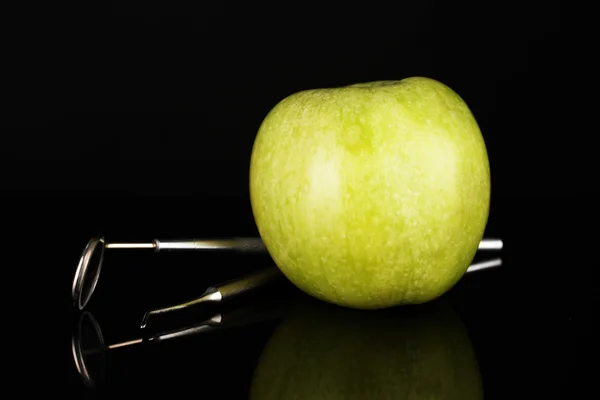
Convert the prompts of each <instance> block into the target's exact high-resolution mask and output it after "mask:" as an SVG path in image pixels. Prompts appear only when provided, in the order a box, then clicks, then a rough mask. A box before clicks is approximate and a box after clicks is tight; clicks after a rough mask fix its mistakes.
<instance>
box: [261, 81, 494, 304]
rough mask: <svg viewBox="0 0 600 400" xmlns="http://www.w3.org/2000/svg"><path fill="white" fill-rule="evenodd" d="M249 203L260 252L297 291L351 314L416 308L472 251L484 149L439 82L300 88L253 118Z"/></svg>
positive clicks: (480, 229) (445, 286)
mask: <svg viewBox="0 0 600 400" xmlns="http://www.w3.org/2000/svg"><path fill="white" fill-rule="evenodd" d="M250 200H251V205H252V212H253V215H254V218H255V221H256V225H257V228H258V231H259V234H260V236H261V238H262V239H263V242H264V243H265V246H266V248H267V250H268V252H269V254H270V255H271V257H272V258H273V260H274V261H275V263H276V265H277V266H278V267H279V268H280V269H281V271H282V272H283V274H284V275H285V276H286V277H287V278H288V279H289V280H290V281H291V282H292V283H293V284H294V285H296V286H297V287H298V288H300V289H301V290H303V291H304V292H306V293H308V294H310V295H312V296H314V297H316V298H318V299H321V300H324V301H327V302H331V303H334V304H337V305H342V306H346V307H352V308H359V309H376V308H385V307H391V306H396V305H401V304H418V303H424V302H427V301H431V300H432V299H435V298H437V297H439V296H440V295H442V294H443V293H445V292H447V291H448V290H450V289H451V288H452V287H453V286H454V285H455V284H456V283H457V282H458V280H459V279H460V278H461V277H462V276H463V274H464V273H465V272H466V270H467V268H468V266H469V264H470V263H471V261H472V259H473V257H474V256H475V254H476V252H477V248H478V245H479V242H480V241H481V239H482V237H483V233H484V230H485V227H486V224H487V219H488V212H489V203H490V169H489V161H488V155H487V150H486V146H485V143H484V140H483V137H482V135H481V131H480V129H479V126H478V124H477V122H476V120H475V118H474V116H473V114H472V112H471V111H470V109H469V107H468V106H467V104H466V103H465V102H464V101H463V100H462V99H461V97H460V96H459V95H458V94H457V93H456V92H454V91H453V90H452V89H450V88H449V87H448V86H446V85H444V84H443V83H441V82H438V81H436V80H433V79H429V78H423V77H411V78H407V79H403V80H400V81H379V82H371V83H364V84H354V85H350V86H344V87H338V88H325V89H314V90H305V91H301V92H298V93H295V94H293V95H290V96H289V97H287V98H285V99H283V100H282V101H281V102H279V103H278V104H277V105H276V106H275V107H274V108H273V109H272V110H271V111H270V112H269V113H268V115H267V116H266V117H265V119H264V121H263V122H262V124H261V126H260V128H259V131H258V133H257V136H256V138H255V142H254V146H253V149H252V155H251V163H250Z"/></svg>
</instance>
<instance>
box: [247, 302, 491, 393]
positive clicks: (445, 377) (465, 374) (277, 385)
mask: <svg viewBox="0 0 600 400" xmlns="http://www.w3.org/2000/svg"><path fill="white" fill-rule="evenodd" d="M250 398H251V399H252V400H271V399H272V400H287V399H328V400H329V399H331V400H337V399H340V400H341V399H344V400H353V399H414V400H416V399H460V400H471V399H482V398H483V388H482V382H481V376H480V372H479V367H478V362H477V358H476V355H475V352H474V349H473V346H472V344H471V342H470V339H469V336H468V333H467V330H466V328H465V326H464V325H463V324H462V322H461V320H460V319H459V317H458V314H457V313H456V312H455V311H454V310H453V309H452V308H451V307H450V305H449V304H448V303H447V302H445V301H444V300H443V299H440V300H437V301H434V302H432V303H428V304H425V305H420V306H410V307H402V308H395V309H388V310H378V311H361V310H352V309H347V308H340V307H337V306H334V305H330V304H327V303H323V302H319V301H318V300H313V299H310V298H303V299H302V301H301V302H300V304H298V305H297V307H295V308H294V310H293V311H292V312H291V313H290V314H288V315H287V316H286V318H285V319H284V320H283V321H282V323H281V324H280V325H279V326H278V328H277V329H276V331H275V332H274V334H273V335H272V336H271V338H270V339H269V341H268V343H267V345H266V347H265V349H264V350H263V353H262V355H261V357H260V360H259V362H258V365H257V367H256V370H255V374H254V377H253V381H252V387H251V394H250Z"/></svg>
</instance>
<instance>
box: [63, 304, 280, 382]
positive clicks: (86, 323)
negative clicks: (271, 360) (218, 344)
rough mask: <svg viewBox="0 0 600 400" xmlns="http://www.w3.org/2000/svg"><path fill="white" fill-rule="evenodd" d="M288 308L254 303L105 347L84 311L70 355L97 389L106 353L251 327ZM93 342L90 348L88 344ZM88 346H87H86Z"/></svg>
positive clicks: (87, 380)
mask: <svg viewBox="0 0 600 400" xmlns="http://www.w3.org/2000/svg"><path fill="white" fill-rule="evenodd" d="M286 306H287V302H286V301H282V302H276V303H275V302H266V301H262V302H255V303H253V304H251V305H250V306H247V307H242V308H239V309H236V310H231V311H225V312H219V313H216V314H214V315H213V316H211V317H210V318H207V319H205V320H203V321H201V322H199V323H196V324H193V325H191V326H187V327H185V328H181V329H176V330H171V331H166V332H162V333H158V334H155V335H152V336H149V337H147V338H137V339H133V340H127V341H124V342H120V343H114V344H110V345H106V344H105V343H104V337H103V336H102V330H101V329H100V326H99V325H98V322H97V321H96V319H95V318H94V317H93V316H92V314H90V313H89V312H87V311H85V312H83V313H82V314H81V316H80V318H79V323H78V325H77V326H76V329H75V331H74V332H73V336H72V340H71V351H72V354H73V360H74V361H75V366H76V368H77V371H78V373H79V376H80V377H81V379H82V380H83V382H84V384H85V385H86V386H88V387H94V386H96V384H98V383H100V381H101V380H103V368H104V353H105V351H107V350H113V349H118V348H123V347H130V346H134V345H143V344H150V343H158V342H163V341H167V340H171V339H176V338H182V337H187V336H193V335H197V334H200V333H204V332H211V331H214V330H221V329H225V328H234V327H240V326H247V325H252V324H255V323H259V322H266V321H270V320H275V319H277V318H280V317H281V316H282V315H283V314H284V311H285V308H286ZM90 342H91V345H89V343H90ZM84 344H88V345H84Z"/></svg>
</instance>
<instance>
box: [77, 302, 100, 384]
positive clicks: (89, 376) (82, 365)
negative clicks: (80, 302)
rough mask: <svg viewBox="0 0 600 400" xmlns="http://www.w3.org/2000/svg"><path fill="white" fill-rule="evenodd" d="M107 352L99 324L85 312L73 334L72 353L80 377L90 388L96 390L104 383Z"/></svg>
mask: <svg viewBox="0 0 600 400" xmlns="http://www.w3.org/2000/svg"><path fill="white" fill-rule="evenodd" d="M105 350H106V346H105V344H104V338H103V336H102V331H101V330H100V326H99V325H98V322H96V319H95V318H94V317H93V316H92V314H90V313H89V312H87V311H85V312H83V313H82V314H81V316H80V317H79V323H78V324H77V326H76V329H75V331H74V333H73V337H72V341H71V351H72V353H73V361H75V367H76V368H77V372H78V373H79V377H80V378H81V380H82V381H83V384H84V385H85V386H87V387H88V388H96V387H97V386H98V385H101V384H102V383H103V381H104V369H105V365H106V364H105V357H104V354H105Z"/></svg>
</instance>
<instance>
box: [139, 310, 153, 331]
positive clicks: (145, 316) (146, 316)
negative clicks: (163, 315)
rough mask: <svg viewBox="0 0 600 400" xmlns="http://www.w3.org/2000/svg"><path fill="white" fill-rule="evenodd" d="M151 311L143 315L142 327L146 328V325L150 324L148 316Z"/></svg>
mask: <svg viewBox="0 0 600 400" xmlns="http://www.w3.org/2000/svg"><path fill="white" fill-rule="evenodd" d="M150 313H151V311H147V312H146V313H145V314H144V316H143V317H142V322H141V323H140V329H145V328H146V325H148V318H149V317H150Z"/></svg>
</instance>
